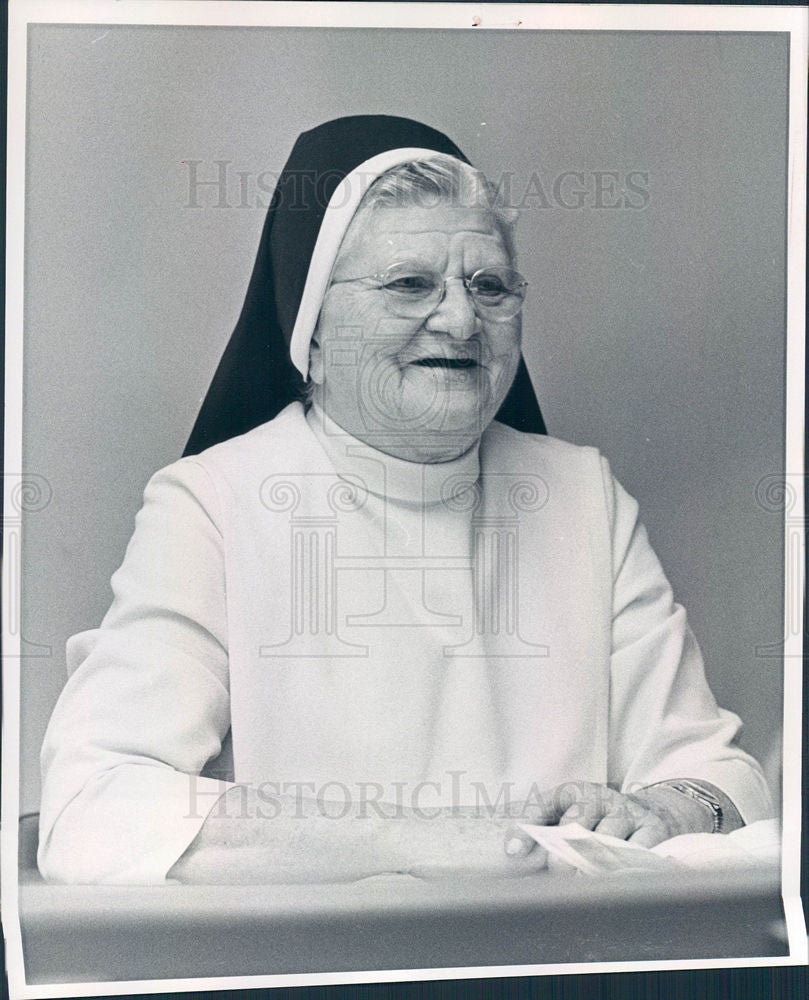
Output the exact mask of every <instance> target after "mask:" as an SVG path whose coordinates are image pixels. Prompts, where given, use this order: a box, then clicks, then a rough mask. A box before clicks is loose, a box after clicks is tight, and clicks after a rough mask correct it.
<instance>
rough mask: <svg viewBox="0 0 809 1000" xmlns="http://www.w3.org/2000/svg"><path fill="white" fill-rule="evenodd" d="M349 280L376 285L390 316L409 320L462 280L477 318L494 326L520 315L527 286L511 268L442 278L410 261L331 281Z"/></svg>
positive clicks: (421, 315) (484, 269) (437, 302)
mask: <svg viewBox="0 0 809 1000" xmlns="http://www.w3.org/2000/svg"><path fill="white" fill-rule="evenodd" d="M349 281H375V282H377V287H378V288H380V289H381V290H382V292H383V293H384V296H385V303H386V305H387V307H388V309H389V310H390V311H391V312H392V313H393V315H395V316H400V317H402V318H411V319H419V318H424V317H425V316H429V315H430V313H431V312H433V311H434V310H435V309H437V308H438V306H439V305H440V304H441V302H442V301H443V298H444V295H445V294H446V287H447V282H448V281H462V282H463V284H464V287H465V288H466V290H467V292H468V293H469V294H470V296H471V297H472V304H473V306H474V309H475V312H476V313H477V315H478V316H479V317H480V318H481V319H483V320H488V321H491V322H495V323H503V322H505V321H506V320H509V319H512V318H513V317H514V316H516V315H517V313H519V312H520V310H521V309H522V307H523V302H524V301H525V290H526V288H527V287H528V282H527V281H526V280H525V278H524V277H523V276H522V275H521V274H520V272H519V271H515V270H514V268H512V267H505V266H500V265H495V266H493V267H481V268H479V269H478V270H477V271H475V273H474V274H472V275H470V276H469V277H464V276H463V275H450V276H449V277H444V275H443V274H441V273H440V272H439V271H435V270H433V269H432V268H430V267H424V266H423V265H420V264H418V263H415V262H413V261H402V262H400V263H396V264H391V265H390V266H389V267H386V268H385V270H384V271H379V272H377V273H376V274H363V275H360V276H358V277H356V278H340V279H337V280H334V281H332V284H334V285H339V284H343V283H345V282H349Z"/></svg>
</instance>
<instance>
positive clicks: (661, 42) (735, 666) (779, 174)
mask: <svg viewBox="0 0 809 1000" xmlns="http://www.w3.org/2000/svg"><path fill="white" fill-rule="evenodd" d="M29 59H30V61H29V90H28V109H27V113H28V122H29V129H28V165H27V194H26V197H27V206H26V209H27V214H26V241H27V260H26V299H25V310H26V313H25V322H26V327H25V351H24V356H25V368H24V468H25V469H26V470H27V471H28V472H31V473H36V474H38V475H41V476H44V477H46V478H47V480H48V481H49V483H50V486H51V488H52V491H53V498H52V501H51V502H50V504H49V505H48V506H47V507H46V508H45V509H44V510H42V511H40V512H38V513H35V514H31V515H30V516H29V517H28V518H27V520H26V521H25V523H24V533H23V606H22V615H23V619H22V620H23V635H24V637H25V639H26V640H27V641H28V643H38V644H44V645H46V646H50V647H51V653H50V655H30V656H25V657H24V658H23V661H22V699H23V714H22V760H23V770H22V803H21V806H22V809H23V811H26V810H31V809H36V808H37V807H38V796H39V774H38V760H37V758H38V752H39V746H40V743H41V740H42V735H43V733H44V729H45V725H46V723H47V719H48V716H49V713H50V711H51V709H52V707H53V704H54V702H55V700H56V698H57V695H58V693H59V690H60V689H61V687H62V684H63V683H64V678H65V666H64V642H65V639H66V637H67V636H69V635H70V634H72V633H74V632H77V631H79V630H81V629H84V628H90V627H93V626H95V625H96V624H97V623H98V621H99V620H100V618H101V617H102V615H103V614H104V612H105V610H106V607H107V605H108V603H109V600H110V596H111V592H110V589H109V583H108V581H109V577H110V575H111V574H112V572H113V571H114V570H115V569H116V567H117V566H118V565H119V563H120V561H121V559H122V556H123V553H124V549H125V546H126V542H127V540H128V537H129V535H130V533H131V530H132V525H133V518H134V515H135V513H136V511H137V509H138V507H139V504H140V497H141V493H142V489H143V486H144V484H145V482H146V480H147V479H148V477H149V476H150V474H151V473H152V472H153V471H155V470H156V469H157V468H159V467H161V466H163V465H165V464H167V463H169V462H171V461H173V460H174V459H175V458H177V457H178V456H179V455H180V453H181V451H182V448H183V445H184V443H185V440H186V438H187V435H188V432H189V430H190V428H191V426H192V423H193V420H194V417H195V415H196V412H197V409H198V406H199V403H200V401H201V399H202V396H203V394H204V392H205V389H206V387H207V385H208V382H209V380H210V378H211V375H212V373H213V370H214V368H215V366H216V364H217V362H218V359H219V356H220V354H221V351H222V349H223V347H224V345H225V343H226V341H227V339H228V336H229V334H230V332H231V330H232V328H233V325H234V323H235V320H236V317H237V314H238V311H239V308H240V305H241V300H242V297H243V295H244V291H245V288H246V285H247V280H248V277H249V274H250V269H251V266H252V261H253V256H254V253H255V249H256V246H257V242H258V237H259V232H260V229H261V225H262V221H263V215H264V212H263V211H262V210H261V208H260V207H259V205H258V198H257V191H256V179H257V177H258V175H259V174H261V172H262V171H275V172H276V173H277V172H278V171H280V169H281V167H282V166H283V163H284V161H285V159H286V156H287V155H288V152H289V150H290V148H291V146H292V144H293V142H294V140H295V138H296V136H297V135H298V133H299V132H300V131H302V130H303V129H305V128H310V127H312V126H314V125H316V124H318V123H319V122H321V121H325V120H327V119H330V118H334V117H338V116H340V115H344V114H359V113H388V114H403V115H407V116H411V117H414V118H417V119H420V120H423V121H425V122H428V123H430V124H432V125H434V126H435V127H437V128H439V129H441V130H443V131H445V132H447V133H448V134H449V135H450V136H451V137H452V138H454V139H455V140H456V141H457V142H458V144H459V145H460V146H461V148H462V149H463V150H464V151H465V152H466V154H467V155H468V156H469V158H470V159H471V160H472V161H473V162H474V163H476V164H477V165H479V166H481V167H482V168H483V169H484V170H486V171H487V172H488V173H489V175H490V176H492V177H493V178H495V179H496V178H498V177H499V176H500V175H501V174H502V172H503V171H511V172H513V174H514V189H515V190H516V191H523V190H525V186H526V185H527V183H528V181H529V179H530V178H531V175H532V174H534V173H535V172H536V173H537V174H538V177H539V180H540V183H541V185H542V187H543V189H544V190H545V193H546V194H547V195H548V199H549V201H550V204H549V205H547V206H546V207H541V204H540V202H541V199H540V198H538V197H536V198H532V199H530V200H529V201H528V204H527V205H526V208H525V211H524V212H523V217H522V220H521V223H520V229H519V244H520V248H521V258H520V267H521V269H522V270H523V271H524V272H525V274H526V276H527V277H528V279H529V281H530V283H531V287H530V292H529V295H530V299H529V302H528V304H527V306H526V314H525V354H526V357H527V360H528V365H529V368H530V369H531V372H532V375H533V377H534V380H535V384H536V386H537V390H538V394H539V398H540V401H541V404H542V408H543V411H544V414H545V417H546V420H547V422H548V426H549V429H550V431H551V433H553V434H555V435H556V436H558V437H562V438H566V439H568V440H571V441H574V442H578V443H582V444H585V443H586V444H594V445H597V446H598V447H600V448H601V449H602V450H603V451H604V453H605V454H606V455H607V456H608V457H609V458H610V460H611V462H612V465H613V469H614V470H615V472H616V474H617V475H618V477H619V478H620V479H621V481H622V482H623V483H624V485H625V486H626V487H627V489H628V490H629V491H630V492H631V493H633V494H634V495H635V496H636V497H637V498H638V500H639V501H640V504H641V511H642V515H643V519H644V521H645V523H646V525H647V527H648V529H649V533H650V536H651V539H652V542H653V544H654V545H655V547H656V549H657V551H658V554H659V555H660V557H661V560H662V562H663V565H664V566H665V567H666V569H667V571H668V573H669V576H670V579H671V581H672V584H673V586H674V590H675V594H676V596H677V598H678V599H679V600H680V601H681V602H682V603H683V604H685V606H686V607H687V609H688V612H689V616H690V619H691V622H692V625H693V627H694V629H695V631H696V634H697V637H698V639H699V640H700V643H701V645H702V648H703V651H704V654H705V658H706V665H707V671H708V676H709V680H710V682H711V684H712V686H713V688H714V691H715V693H716V695H717V698H718V700H719V701H720V703H721V704H723V705H725V706H726V707H728V708H731V709H733V710H735V711H737V712H738V713H739V714H740V715H742V717H743V718H744V720H745V723H746V727H745V734H744V740H743V742H744V745H745V746H746V747H747V748H748V749H750V750H751V752H753V753H754V754H756V755H757V756H759V758H761V759H763V760H764V761H765V763H766V764H767V769H768V774H769V775H770V777H771V778H777V775H778V765H777V754H778V734H779V733H780V729H781V705H782V684H781V665H780V662H779V661H778V660H777V659H771V658H763V657H761V656H758V655H757V654H756V646H759V645H761V644H766V643H773V642H777V641H778V640H779V639H780V638H781V635H782V625H781V620H782V591H783V573H782V557H781V547H782V521H781V519H780V518H779V516H778V515H776V514H772V513H768V512H766V511H764V510H763V509H762V508H761V507H760V506H759V505H758V504H757V502H756V499H755V487H756V483H757V482H758V481H759V480H760V479H761V478H762V477H763V476H765V475H768V474H771V473H777V472H779V471H780V470H782V468H783V459H782V453H783V423H784V340H785V312H784V283H785V278H784V266H785V251H784V245H785V144H786V83H787V39H786V36H784V35H759V36H754V35H744V34H740V35H727V34H721V35H720V34H666V35H663V34H653V33H622V34H617V33H587V32H570V33H550V32H548V33H541V34H540V33H528V32H525V33H511V32H488V33H479V32H475V31H474V30H469V31H457V32H447V31H430V32H426V31H411V30H398V31H393V30H391V31H384V32H383V31H368V30H356V29H341V30H321V29H274V28H270V29H228V28H207V29H206V28H149V27H111V28H107V27H104V26H101V27H95V26H90V27H84V26H81V27H80V26H46V25H38V26H33V27H32V28H31V30H30V54H29ZM192 159H193V160H201V161H203V162H202V163H201V164H200V165H199V168H198V170H199V177H200V178H204V179H210V178H213V177H214V176H215V175H216V170H217V168H216V166H215V165H214V162H213V161H215V160H225V161H228V163H229V166H228V175H229V184H228V186H227V190H226V193H225V194H226V197H225V201H226V203H227V204H225V205H223V206H221V207H217V201H218V195H217V192H216V191H215V190H214V189H213V188H204V189H200V190H199V192H198V197H197V201H198V203H199V205H200V206H201V207H199V208H197V209H194V208H190V207H188V204H189V167H188V165H187V164H185V163H184V162H183V161H187V160H192ZM565 170H574V171H582V172H584V173H585V184H584V186H583V187H584V190H585V191H586V192H587V195H586V199H585V204H584V205H582V207H581V208H579V209H566V208H564V207H562V206H560V205H559V204H556V203H554V200H553V195H552V184H553V180H554V178H555V177H557V176H558V175H559V174H560V173H561V172H562V171H565ZM237 171H244V172H248V176H247V185H248V187H247V198H246V199H243V198H241V197H240V190H239V179H238V177H237V176H236V172H237ZM593 171H618V172H619V173H620V174H621V176H622V177H624V176H625V175H626V174H627V173H628V172H629V171H644V172H646V173H647V174H648V182H647V184H646V186H647V188H648V191H649V199H648V204H647V205H646V207H645V208H643V209H640V210H638V209H634V210H633V209H630V208H624V209H621V208H617V209H609V208H597V207H595V206H594V200H595V198H594V188H593V185H594V183H595V181H594V178H593ZM258 194H260V195H261V201H262V202H263V203H264V204H266V201H267V196H266V194H261V192H258ZM240 201H241V202H246V204H242V207H239V206H240ZM228 204H229V206H230V207H228ZM29 651H30V652H38V653H43V652H44V651H43V650H34V649H33V648H32V647H29ZM775 791H777V789H776V790H775Z"/></svg>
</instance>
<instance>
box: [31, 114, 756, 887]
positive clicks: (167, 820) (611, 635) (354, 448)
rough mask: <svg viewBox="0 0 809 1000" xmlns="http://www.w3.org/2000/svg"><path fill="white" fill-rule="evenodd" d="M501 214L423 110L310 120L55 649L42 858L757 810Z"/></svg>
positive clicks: (664, 829) (367, 858)
mask: <svg viewBox="0 0 809 1000" xmlns="http://www.w3.org/2000/svg"><path fill="white" fill-rule="evenodd" d="M301 171H304V172H305V173H306V174H307V175H308V176H310V177H311V176H312V175H314V177H315V178H316V181H317V183H316V184H315V186H314V188H313V189H312V190H313V191H314V192H317V196H315V195H314V194H313V196H312V198H311V200H310V203H309V204H307V205H305V206H301V205H300V204H299V203H298V204H293V202H292V200H290V199H289V198H287V197H286V195H287V194H288V192H289V190H290V189H291V186H294V185H293V181H294V180H295V178H296V176H300V172H301ZM512 222H513V220H512V219H511V218H510V216H509V213H508V212H507V211H506V210H504V209H503V208H502V206H499V205H498V203H497V199H496V197H495V194H494V192H493V189H492V188H491V186H490V185H489V184H488V183H487V182H486V181H485V179H484V178H482V177H481V175H480V174H479V173H478V172H477V171H475V170H474V169H473V168H472V167H471V166H469V165H468V163H467V162H466V160H465V157H464V156H463V154H462V153H461V152H460V150H459V149H458V148H457V147H456V146H455V145H454V144H453V143H452V142H451V141H450V140H449V139H447V138H446V137H445V136H443V135H442V134H441V133H439V132H436V131H435V130H433V129H431V128H429V127H427V126H424V125H421V124H420V123H418V122H413V121H410V120H407V119H402V118H388V117H379V116H377V117H365V116H359V117H354V118H345V119H338V120H336V121H332V122H328V123H326V124H325V125H322V126H319V127H318V128H316V129H313V130H312V131H311V132H308V133H304V135H302V136H301V137H300V138H299V140H298V143H297V144H296V146H295V148H294V150H293V152H292V155H291V157H290V160H289V162H288V164H287V167H286V168H285V171H284V174H283V175H282V177H281V178H280V180H279V183H278V187H277V189H276V191H275V194H274V196H273V202H272V204H271V206H270V210H269V213H268V218H267V222H266V225H265V229H264V233H263V235H262V240H261V245H260V248H259V253H258V257H257V260H256V265H255V269H254V272H253V277H252V280H251V283H250V288H249V291H248V295H247V299H246V302H245V305H244V309H243V311H242V315H241V317H240V319H239V323H238V325H237V327H236V330H235V332H234V335H233V338H232V339H231V342H230V344H229V346H228V349H227V351H226V353H225V356H224V358H223V360H222V363H221V365H220V368H219V370H218V371H217V374H216V376H215V378H214V382H213V384H212V386H211V389H210V390H209V394H208V397H207V398H206V401H205V403H204V405H203V408H202V411H201V413H200V416H199V419H198V421H197V424H196V426H195V429H194V432H193V434H192V437H191V440H190V442H189V445H188V448H187V450H186V457H184V458H183V459H182V460H180V461H179V462H176V463H174V464H173V465H171V466H169V467H168V468H166V469H164V470H162V471H161V472H159V473H157V474H156V475H155V476H154V477H153V478H152V480H151V482H150V483H149V485H148V487H147V489H146V494H145V499H144V506H143V508H142V510H141V512H140V514H139V515H138V521H137V526H136V530H135V534H134V536H133V538H132V541H131V543H130V546H129V548H128V550H127V554H126V558H125V560H124V563H123V565H122V566H121V568H120V569H119V570H118V572H117V573H116V574H115V576H114V577H113V589H114V595H115V596H114V601H113V604H112V606H111V608H110V610H109V612H108V613H107V615H106V617H105V619H104V621H103V622H102V625H101V627H100V628H99V629H96V630H93V631H90V632H84V633H80V634H79V635H77V636H74V637H73V639H72V640H70V643H69V646H68V660H69V666H70V670H71V673H72V676H71V678H70V680H69V682H68V684H67V686H66V687H65V689H64V692H63V694H62V697H61V698H60V701H59V703H58V705H57V708H56V710H55V712H54V715H53V718H52V720H51V724H50V727H49V730H48V733H47V736H46V740H45V743H44V747H43V770H44V775H45V785H44V793H43V805H42V821H41V841H40V854H39V864H40V867H41V870H42V871H43V873H44V874H45V876H46V877H48V878H52V879H57V880H63V881H79V882H81V881H91V882H92V881H105V882H116V881H117V882H160V881H163V880H164V879H165V878H166V876H167V874H168V875H169V876H170V877H173V878H177V879H181V880H186V881H225V882H251V881H267V882H277V881H318V880H348V879H355V878H361V877H364V876H368V875H374V874H378V873H381V872H411V873H414V874H419V875H426V876H437V875H442V876H449V877H457V876H458V874H459V873H461V872H468V871H470V870H473V871H477V872H480V871H485V872H488V873H496V874H498V875H502V876H524V875H529V874H531V873H534V872H536V871H538V870H539V869H541V868H543V867H544V866H545V864H546V858H545V855H544V853H543V852H542V851H541V850H540V849H539V848H538V847H536V845H535V844H534V842H533V840H532V839H531V838H530V837H528V835H527V834H526V833H525V832H523V831H522V829H521V828H520V827H519V826H517V825H516V824H517V823H518V822H529V823H544V824H554V823H566V822H569V821H571V820H576V821H578V822H579V823H581V824H582V825H584V826H586V827H589V828H590V829H596V830H598V831H600V832H602V833H608V834H612V835H614V836H618V837H621V838H625V839H628V840H631V841H632V842H634V843H636V844H639V845H641V846H647V847H648V846H652V845H654V844H657V843H659V842H660V841H662V840H664V839H666V838H667V837H670V836H673V835H675V834H679V833H685V832H691V831H705V832H716V833H719V832H730V831H732V830H733V829H735V828H737V827H739V826H740V825H742V824H743V823H749V822H752V821H754V820H757V819H761V818H764V817H766V816H768V815H769V813H770V810H771V806H770V802H769V797H768V792H767V788H766V784H765V782H764V779H763V777H762V775H761V771H760V769H759V767H758V765H757V764H756V762H755V761H754V760H753V759H752V758H750V757H749V756H748V755H746V754H745V753H744V752H742V751H741V750H740V749H739V748H738V747H737V746H736V745H735V743H734V739H735V736H736V733H737V731H738V728H739V720H738V718H737V717H736V716H734V715H732V714H731V713H729V712H726V711H723V710H722V709H720V708H718V707H717V705H716V702H715V701H714V699H713V696H712V694H711V692H710V690H709V688H708V686H707V683H706V680H705V675H704V671H703V665H702V659H701V656H700V653H699V650H698V648H697V645H696V642H695V640H694V638H693V636H692V634H691V631H690V629H689V627H688V624H687V622H686V617H685V612H684V611H683V609H682V608H681V607H680V606H679V605H677V604H676V603H675V602H674V600H673V597H672V592H671V588H670V587H669V585H668V582H667V580H666V578H665V576H664V574H663V571H662V569H661V567H660V564H659V563H658V561H657V559H656V557H655V555H654V553H653V552H652V550H651V548H650V546H649V543H648V540H647V537H646V533H645V531H644V529H643V527H642V526H641V524H640V523H639V521H638V512H637V504H636V503H635V502H634V501H633V500H632V498H631V497H629V496H628V495H627V494H626V493H625V492H624V491H623V490H622V488H621V487H620V485H619V484H618V483H617V482H616V481H615V479H614V478H613V477H612V475H611V473H610V470H609V466H608V464H607V462H606V461H605V460H604V459H603V458H602V457H601V456H600V455H599V454H598V452H597V451H596V450H595V449H593V448H586V447H576V446H573V445H569V444H566V443H565V442H562V441H559V440H555V439H553V438H550V437H548V436H546V435H545V434H544V425H543V423H542V418H541V416H540V413H539V408H538V405H537V403H536V398H535V396H534V393H533V389H532V387H531V384H530V381H529V379H528V376H527V372H526V369H525V365H524V363H523V361H522V358H521V349H520V341H521V321H522V307H523V303H524V301H529V302H530V299H526V295H525V291H526V286H525V281H524V279H523V278H522V277H521V275H520V274H519V272H517V271H516V270H515V267H514V265H515V257H514V250H513V233H512ZM302 400H303V401H302Z"/></svg>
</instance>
